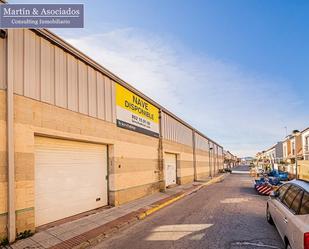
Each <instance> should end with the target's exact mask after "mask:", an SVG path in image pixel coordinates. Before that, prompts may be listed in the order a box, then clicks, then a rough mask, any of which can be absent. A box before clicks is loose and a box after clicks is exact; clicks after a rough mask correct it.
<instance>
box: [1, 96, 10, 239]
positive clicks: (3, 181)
mask: <svg viewBox="0 0 309 249" xmlns="http://www.w3.org/2000/svg"><path fill="white" fill-rule="evenodd" d="M0 138H1V139H0V240H1V239H3V238H5V237H6V236H7V234H6V233H7V231H6V224H7V180H8V179H7V149H6V147H7V146H6V91H4V90H0Z"/></svg>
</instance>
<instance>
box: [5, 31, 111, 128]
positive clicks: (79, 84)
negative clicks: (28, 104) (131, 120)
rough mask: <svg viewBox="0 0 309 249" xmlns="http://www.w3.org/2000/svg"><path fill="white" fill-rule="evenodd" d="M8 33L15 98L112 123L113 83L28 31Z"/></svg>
mask: <svg viewBox="0 0 309 249" xmlns="http://www.w3.org/2000/svg"><path fill="white" fill-rule="evenodd" d="M11 33H12V36H13V51H14V58H13V66H14V75H13V81H14V92H15V93H16V94H19V95H24V96H26V97H30V98H33V99H36V100H40V101H43V102H47V103H50V104H55V105H57V106H60V107H62V108H68V109H70V110H72V111H76V112H80V113H83V114H86V115H90V116H92V117H96V118H99V119H103V120H106V121H109V122H114V123H115V120H116V107H115V104H116V103H115V85H114V84H115V82H114V81H111V79H110V78H108V77H107V76H104V75H103V74H102V73H101V72H99V71H98V70H96V69H94V68H92V67H91V66H89V65H87V64H86V63H85V62H84V61H82V60H79V59H77V58H76V57H74V56H72V55H71V54H69V53H68V52H67V51H65V50H63V49H62V48H60V47H58V46H56V45H54V44H52V43H51V42H49V41H48V40H46V39H44V38H43V37H41V36H39V35H37V34H36V33H35V32H33V31H31V30H28V29H24V30H22V29H15V30H13V31H12V32H11ZM5 46H6V45H5V40H3V39H1V40H0V52H1V55H0V62H1V65H0V73H1V75H0V89H1V88H5V72H6V69H5V66H6V62H5V57H4V56H5V53H4V51H5V49H6V48H5ZM2 51H3V52H2Z"/></svg>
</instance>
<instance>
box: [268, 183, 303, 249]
mask: <svg viewBox="0 0 309 249" xmlns="http://www.w3.org/2000/svg"><path fill="white" fill-rule="evenodd" d="M266 218H267V221H268V222H269V223H271V224H275V225H276V227H277V230H278V232H279V234H280V236H281V238H282V239H283V241H284V244H285V248H288V249H290V248H292V249H309V183H308V182H306V181H303V180H293V181H290V182H287V183H285V184H283V185H282V186H281V187H280V188H279V189H277V190H276V191H273V192H271V194H270V198H269V199H268V201H267V209H266Z"/></svg>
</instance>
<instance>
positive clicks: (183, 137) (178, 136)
mask: <svg viewBox="0 0 309 249" xmlns="http://www.w3.org/2000/svg"><path fill="white" fill-rule="evenodd" d="M192 134H193V131H192V130H191V129H190V128H188V127H187V126H185V125H183V124H181V123H180V122H178V121H177V120H176V119H174V118H172V117H171V116H169V115H168V114H166V113H164V112H162V136H163V138H164V139H167V140H171V141H173V142H176V143H181V144H185V145H189V146H192Z"/></svg>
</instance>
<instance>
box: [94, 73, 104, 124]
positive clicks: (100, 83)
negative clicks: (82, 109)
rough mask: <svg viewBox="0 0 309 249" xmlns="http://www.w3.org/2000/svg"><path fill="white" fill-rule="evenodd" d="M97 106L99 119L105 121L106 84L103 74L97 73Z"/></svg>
mask: <svg viewBox="0 0 309 249" xmlns="http://www.w3.org/2000/svg"><path fill="white" fill-rule="evenodd" d="M96 77H97V99H98V100H97V104H98V108H97V110H98V118H100V119H103V120H105V84H104V76H103V74H101V73H99V72H97V73H96Z"/></svg>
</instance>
